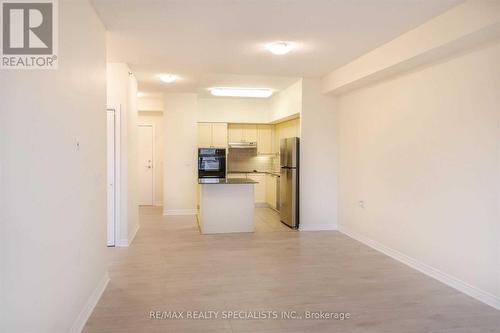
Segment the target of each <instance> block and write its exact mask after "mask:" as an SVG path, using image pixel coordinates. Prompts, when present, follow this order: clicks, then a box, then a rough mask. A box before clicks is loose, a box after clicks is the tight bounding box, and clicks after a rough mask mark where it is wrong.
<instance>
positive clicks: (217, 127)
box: [212, 123, 227, 147]
mask: <svg viewBox="0 0 500 333" xmlns="http://www.w3.org/2000/svg"><path fill="white" fill-rule="evenodd" d="M212 145H213V146H214V147H227V124H222V123H217V124H212Z"/></svg>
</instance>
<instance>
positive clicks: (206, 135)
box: [198, 123, 212, 147]
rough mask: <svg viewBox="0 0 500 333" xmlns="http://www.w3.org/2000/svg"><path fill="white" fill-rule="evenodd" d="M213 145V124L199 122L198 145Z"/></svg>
mask: <svg viewBox="0 0 500 333" xmlns="http://www.w3.org/2000/svg"><path fill="white" fill-rule="evenodd" d="M211 145H212V124H207V123H199V124H198V147H210V146H211Z"/></svg>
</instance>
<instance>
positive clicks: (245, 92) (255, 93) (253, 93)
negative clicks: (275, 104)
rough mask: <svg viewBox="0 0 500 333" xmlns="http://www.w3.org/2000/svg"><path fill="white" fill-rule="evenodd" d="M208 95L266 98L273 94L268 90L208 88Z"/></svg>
mask: <svg viewBox="0 0 500 333" xmlns="http://www.w3.org/2000/svg"><path fill="white" fill-rule="evenodd" d="M209 90H210V93H211V94H212V95H214V96H223V97H258V98H266V97H269V96H271V95H272V94H273V91H272V90H271V89H269V88H230V87H214V88H210V89H209Z"/></svg>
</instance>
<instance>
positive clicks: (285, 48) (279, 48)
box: [266, 41, 295, 55]
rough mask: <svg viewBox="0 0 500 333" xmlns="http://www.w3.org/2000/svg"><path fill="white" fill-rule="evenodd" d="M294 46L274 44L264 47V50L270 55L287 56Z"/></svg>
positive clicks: (284, 43)
mask: <svg viewBox="0 0 500 333" xmlns="http://www.w3.org/2000/svg"><path fill="white" fill-rule="evenodd" d="M294 46H295V45H294V44H293V43H290V42H283V41H280V42H274V43H270V44H267V45H266V49H267V50H268V51H269V52H271V53H272V54H276V55H283V54H287V53H288V52H290V51H291V50H292V49H293V48H294Z"/></svg>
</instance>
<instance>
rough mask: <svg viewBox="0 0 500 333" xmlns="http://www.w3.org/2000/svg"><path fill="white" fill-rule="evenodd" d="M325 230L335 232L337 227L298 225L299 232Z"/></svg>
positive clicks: (329, 225) (331, 225) (333, 225)
mask: <svg viewBox="0 0 500 333" xmlns="http://www.w3.org/2000/svg"><path fill="white" fill-rule="evenodd" d="M326 230H337V226H336V225H335V224H310V225H307V224H306V225H303V224H299V231H326Z"/></svg>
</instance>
